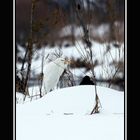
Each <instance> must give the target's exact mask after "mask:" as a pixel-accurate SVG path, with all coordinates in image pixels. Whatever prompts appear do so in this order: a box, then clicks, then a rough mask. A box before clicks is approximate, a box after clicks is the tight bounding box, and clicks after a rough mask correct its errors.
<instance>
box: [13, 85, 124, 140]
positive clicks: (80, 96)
mask: <svg viewBox="0 0 140 140" xmlns="http://www.w3.org/2000/svg"><path fill="white" fill-rule="evenodd" d="M38 89H39V88H38V87H36V88H35V89H34V91H36V92H38V91H37V90H38ZM97 92H98V96H99V98H100V102H101V108H100V113H98V114H93V115H90V112H91V111H92V109H93V107H94V104H95V90H94V86H91V85H88V86H74V87H68V88H63V89H56V90H54V91H52V92H49V93H48V94H47V95H45V96H43V97H42V98H40V99H37V100H32V101H30V100H29V98H26V100H25V102H24V103H18V104H16V139H17V140H46V139H48V140H93V139H94V140H124V93H123V92H120V91H116V90H113V89H109V88H105V87H100V86H97ZM31 94H32V89H31V90H30V95H31ZM34 94H35V92H34ZM17 96H20V97H19V98H22V97H21V95H20V94H18V93H17Z"/></svg>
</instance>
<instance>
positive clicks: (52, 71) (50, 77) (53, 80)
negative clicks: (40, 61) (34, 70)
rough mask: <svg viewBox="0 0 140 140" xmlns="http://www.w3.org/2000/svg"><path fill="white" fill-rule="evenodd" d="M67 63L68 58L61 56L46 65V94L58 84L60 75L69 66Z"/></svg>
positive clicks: (44, 77)
mask: <svg viewBox="0 0 140 140" xmlns="http://www.w3.org/2000/svg"><path fill="white" fill-rule="evenodd" d="M67 64H68V60H65V59H64V58H61V57H60V58H57V59H56V60H55V61H52V62H50V63H48V64H47V65H46V66H45V70H44V76H43V84H42V85H43V92H44V94H46V93H48V92H49V91H50V90H51V89H53V88H54V87H55V86H56V85H57V83H58V81H59V78H60V76H61V75H62V73H63V72H64V70H65V69H66V67H67Z"/></svg>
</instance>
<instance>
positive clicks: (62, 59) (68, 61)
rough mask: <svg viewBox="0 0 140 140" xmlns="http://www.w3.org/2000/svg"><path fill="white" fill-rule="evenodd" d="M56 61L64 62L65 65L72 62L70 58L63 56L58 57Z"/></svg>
mask: <svg viewBox="0 0 140 140" xmlns="http://www.w3.org/2000/svg"><path fill="white" fill-rule="evenodd" d="M56 62H58V63H61V64H64V65H68V64H70V63H71V61H70V60H68V59H66V58H63V57H60V58H57V59H56Z"/></svg>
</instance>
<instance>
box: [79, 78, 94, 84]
mask: <svg viewBox="0 0 140 140" xmlns="http://www.w3.org/2000/svg"><path fill="white" fill-rule="evenodd" d="M80 85H95V84H94V82H93V81H92V80H90V77H89V76H85V77H84V78H83V79H82V81H81V82H80Z"/></svg>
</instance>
